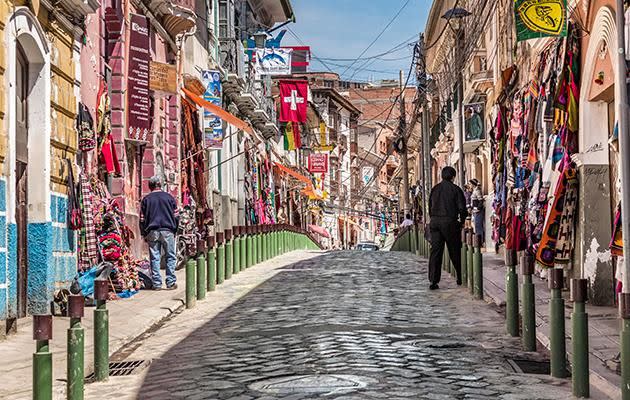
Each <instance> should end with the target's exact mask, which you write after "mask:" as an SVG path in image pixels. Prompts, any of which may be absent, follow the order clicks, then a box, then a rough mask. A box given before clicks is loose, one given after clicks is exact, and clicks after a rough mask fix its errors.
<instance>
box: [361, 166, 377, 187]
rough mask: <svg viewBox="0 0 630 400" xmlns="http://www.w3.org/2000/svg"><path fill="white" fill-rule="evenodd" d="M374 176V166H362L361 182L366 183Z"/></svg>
mask: <svg viewBox="0 0 630 400" xmlns="http://www.w3.org/2000/svg"><path fill="white" fill-rule="evenodd" d="M373 176H374V167H363V168H362V169H361V179H362V180H363V184H364V185H367V184H369V183H370V182H371V181H372V177H373Z"/></svg>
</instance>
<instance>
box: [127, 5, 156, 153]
mask: <svg viewBox="0 0 630 400" xmlns="http://www.w3.org/2000/svg"><path fill="white" fill-rule="evenodd" d="M130 26H131V31H130V33H129V68H128V71H127V125H128V131H127V138H128V139H132V140H141V141H146V140H148V136H149V130H150V129H151V115H150V114H151V101H150V97H149V62H150V60H151V54H150V53H149V49H150V43H149V21H148V19H147V17H145V16H144V15H138V14H131V18H130Z"/></svg>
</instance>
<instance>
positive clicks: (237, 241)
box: [232, 226, 243, 275]
mask: <svg viewBox="0 0 630 400" xmlns="http://www.w3.org/2000/svg"><path fill="white" fill-rule="evenodd" d="M233 232H234V246H233V248H232V251H233V252H234V255H233V257H232V258H233V260H234V262H233V268H232V273H234V274H235V275H236V274H238V273H239V272H241V269H242V267H241V241H242V240H243V239H242V238H241V227H240V226H235V227H234V231H233Z"/></svg>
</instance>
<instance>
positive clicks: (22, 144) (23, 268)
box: [15, 45, 29, 318]
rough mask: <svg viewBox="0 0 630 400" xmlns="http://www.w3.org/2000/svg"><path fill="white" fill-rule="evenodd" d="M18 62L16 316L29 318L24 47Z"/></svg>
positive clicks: (26, 91) (26, 97) (26, 76)
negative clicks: (27, 309)
mask: <svg viewBox="0 0 630 400" xmlns="http://www.w3.org/2000/svg"><path fill="white" fill-rule="evenodd" d="M16 53H17V57H16V58H17V60H16V96H15V109H16V137H15V142H16V149H15V153H16V163H15V174H16V179H15V222H16V225H17V294H18V298H17V314H18V315H17V316H18V318H21V317H25V316H26V302H27V295H26V294H27V282H28V251H27V234H26V232H27V224H28V76H29V74H28V72H29V71H28V69H29V68H28V61H27V59H26V57H25V55H24V51H23V49H22V47H21V46H19V45H18V46H17V52H16Z"/></svg>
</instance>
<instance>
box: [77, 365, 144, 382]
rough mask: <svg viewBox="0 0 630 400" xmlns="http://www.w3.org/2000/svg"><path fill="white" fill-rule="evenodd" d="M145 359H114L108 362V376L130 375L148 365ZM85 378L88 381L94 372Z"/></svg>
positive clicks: (91, 378) (92, 377)
mask: <svg viewBox="0 0 630 400" xmlns="http://www.w3.org/2000/svg"><path fill="white" fill-rule="evenodd" d="M148 364H149V363H148V361H147V360H136V361H115V362H110V363H109V376H110V377H111V376H128V375H131V374H133V373H135V372H137V370H139V369H143V368H144V367H146V366H147V365H148ZM85 379H86V380H88V381H90V380H93V379H94V373H91V374H90V375H88V376H87V377H86V378H85Z"/></svg>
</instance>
